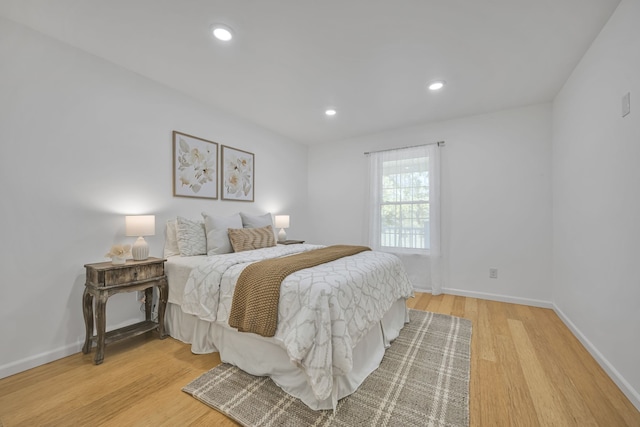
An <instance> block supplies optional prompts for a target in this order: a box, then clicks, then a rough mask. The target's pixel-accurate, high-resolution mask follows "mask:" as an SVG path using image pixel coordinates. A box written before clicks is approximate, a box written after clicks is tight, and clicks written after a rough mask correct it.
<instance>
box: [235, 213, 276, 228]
mask: <svg viewBox="0 0 640 427" xmlns="http://www.w3.org/2000/svg"><path fill="white" fill-rule="evenodd" d="M240 217H241V218H242V227H244V228H260V227H266V226H267V225H270V226H271V227H272V228H273V217H272V216H271V214H270V213H266V214H264V215H249V214H246V213H244V212H240Z"/></svg>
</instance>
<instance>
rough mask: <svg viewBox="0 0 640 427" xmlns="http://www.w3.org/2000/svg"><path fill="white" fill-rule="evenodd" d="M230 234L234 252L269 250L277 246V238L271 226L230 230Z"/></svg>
mask: <svg viewBox="0 0 640 427" xmlns="http://www.w3.org/2000/svg"><path fill="white" fill-rule="evenodd" d="M228 232H229V241H230V242H231V247H233V251H234V252H242V251H249V250H252V249H261V248H269V247H271V246H275V245H276V238H275V236H274V234H273V228H272V227H271V226H270V225H267V226H266V227H260V228H229V229H228Z"/></svg>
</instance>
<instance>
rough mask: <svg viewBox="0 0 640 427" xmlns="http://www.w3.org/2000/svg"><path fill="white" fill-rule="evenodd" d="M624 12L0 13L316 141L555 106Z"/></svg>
mask: <svg viewBox="0 0 640 427" xmlns="http://www.w3.org/2000/svg"><path fill="white" fill-rule="evenodd" d="M619 2H620V0H394V1H391V0H324V1H319V0H262V1H261V0H108V1H105V0H0V15H2V16H4V17H6V18H8V19H11V20H13V21H16V22H19V23H22V24H24V25H26V26H28V27H31V28H33V29H36V30H38V31H40V32H42V33H44V34H47V35H49V36H51V37H53V38H55V39H59V40H61V41H64V42H66V43H68V44H70V45H73V46H75V47H78V48H80V49H82V50H85V51H87V52H90V53H92V54H94V55H96V56H99V57H102V58H104V59H107V60H109V61H111V62H114V63H116V64H119V65H121V66H122V67H124V68H127V69H129V70H132V71H134V72H136V73H139V74H141V75H143V76H146V77H148V78H150V79H152V80H155V81H157V82H160V83H162V84H164V85H166V86H169V87H172V88H174V89H176V90H178V91H180V92H183V93H185V94H188V95H190V96H192V97H194V98H197V99H199V100H202V101H204V102H206V103H208V104H210V105H213V106H215V107H218V108H220V109H222V110H225V111H228V112H230V113H232V114H234V115H237V116H240V117H243V118H245V119H246V120H249V121H251V122H253V123H256V124H259V125H260V126H262V127H265V128H268V129H270V130H272V131H274V132H277V133H279V134H281V135H284V136H287V137H289V138H291V139H293V140H295V141H298V142H301V143H305V144H314V143H322V142H330V141H336V140H341V139H345V138H349V137H354V136H359V135H365V134H369V133H375V132H379V131H383V130H387V129H394V128H400V127H405V126H409V125H414V124H419V123H426V122H432V121H440V120H446V119H450V118H456V117H462V116H468V115H472V114H479V113H484V112H489V111H496V110H500V109H504V108H511V107H516V106H521V105H528V104H534V103H541V102H549V101H551V100H552V99H553V97H554V96H555V95H556V94H557V93H558V91H559V90H560V88H561V87H562V85H563V84H564V82H565V81H566V79H567V78H568V76H569V75H570V73H571V71H572V70H573V68H574V67H575V66H576V64H577V63H578V61H579V60H580V58H581V57H582V55H583V54H584V53H585V51H586V50H587V48H588V47H589V45H590V44H591V42H592V41H593V40H594V39H595V37H596V36H597V34H598V33H599V31H600V29H601V28H602V27H603V26H604V24H605V23H606V21H607V19H608V18H609V16H610V15H611V14H612V13H613V11H614V9H615V8H616V6H617V5H618V3H619ZM214 23H224V24H226V25H228V26H229V27H231V28H232V29H233V31H234V33H235V37H234V39H233V40H232V41H231V42H227V43H223V42H220V41H217V40H215V39H214V38H213V37H212V36H211V33H210V28H211V26H212V24H214ZM435 79H444V80H446V82H447V85H446V86H445V88H444V89H442V90H441V91H439V92H430V91H428V90H427V89H426V84H427V83H428V82H430V81H432V80H435ZM327 107H334V108H335V109H336V110H337V111H338V114H337V115H336V116H334V117H326V116H325V115H324V111H325V109H326V108H327Z"/></svg>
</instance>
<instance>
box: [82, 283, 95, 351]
mask: <svg viewBox="0 0 640 427" xmlns="http://www.w3.org/2000/svg"><path fill="white" fill-rule="evenodd" d="M82 314H83V315H84V326H85V338H84V345H83V346H82V352H83V353H84V354H87V353H89V352H90V351H91V337H92V336H93V295H91V294H90V293H89V291H88V289H87V288H84V292H83V293H82Z"/></svg>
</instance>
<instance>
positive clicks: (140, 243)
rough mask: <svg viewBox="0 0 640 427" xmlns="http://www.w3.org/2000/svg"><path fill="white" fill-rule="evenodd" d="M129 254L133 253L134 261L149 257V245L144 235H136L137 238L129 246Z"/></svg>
mask: <svg viewBox="0 0 640 427" xmlns="http://www.w3.org/2000/svg"><path fill="white" fill-rule="evenodd" d="M131 255H133V260H134V261H144V260H145V259H147V258H149V245H148V244H147V241H146V240H144V237H142V236H140V237H138V240H136V242H135V243H134V244H133V247H132V248H131Z"/></svg>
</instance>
